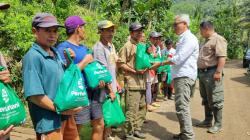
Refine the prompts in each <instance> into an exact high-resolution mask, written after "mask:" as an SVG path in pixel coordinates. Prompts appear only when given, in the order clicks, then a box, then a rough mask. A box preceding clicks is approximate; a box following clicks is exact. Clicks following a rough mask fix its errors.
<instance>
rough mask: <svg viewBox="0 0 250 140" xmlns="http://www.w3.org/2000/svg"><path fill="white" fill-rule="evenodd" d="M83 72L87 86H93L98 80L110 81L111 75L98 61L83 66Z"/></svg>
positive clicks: (97, 83)
mask: <svg viewBox="0 0 250 140" xmlns="http://www.w3.org/2000/svg"><path fill="white" fill-rule="evenodd" d="M84 72H85V75H86V79H87V82H88V86H89V87H91V88H95V87H97V86H98V85H99V82H100V81H104V82H105V83H111V82H112V76H111V74H110V73H109V71H108V70H107V69H106V67H105V66H103V65H101V64H100V63H99V62H98V61H93V62H92V63H89V64H88V65H87V66H86V67H85V68H84Z"/></svg>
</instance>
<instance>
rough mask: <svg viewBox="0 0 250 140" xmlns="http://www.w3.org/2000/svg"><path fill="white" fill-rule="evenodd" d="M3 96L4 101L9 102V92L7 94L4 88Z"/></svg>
mask: <svg viewBox="0 0 250 140" xmlns="http://www.w3.org/2000/svg"><path fill="white" fill-rule="evenodd" d="M2 98H3V101H4V102H5V103H8V102H9V100H10V99H9V97H8V94H7V91H6V90H5V89H2Z"/></svg>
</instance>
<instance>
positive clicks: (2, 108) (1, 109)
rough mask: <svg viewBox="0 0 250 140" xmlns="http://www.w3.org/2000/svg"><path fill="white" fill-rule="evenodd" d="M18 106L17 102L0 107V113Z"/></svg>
mask: <svg viewBox="0 0 250 140" xmlns="http://www.w3.org/2000/svg"><path fill="white" fill-rule="evenodd" d="M19 107H20V104H19V103H18V102H17V103H15V104H12V105H8V106H5V107H0V113H1V112H7V111H11V110H14V109H16V108H19Z"/></svg>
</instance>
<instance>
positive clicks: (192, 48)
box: [170, 30, 199, 80]
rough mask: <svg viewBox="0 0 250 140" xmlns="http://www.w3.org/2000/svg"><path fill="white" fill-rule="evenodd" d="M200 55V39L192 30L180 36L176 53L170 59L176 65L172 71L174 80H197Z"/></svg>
mask: <svg viewBox="0 0 250 140" xmlns="http://www.w3.org/2000/svg"><path fill="white" fill-rule="evenodd" d="M198 55H199V43H198V39H197V38H196V36H195V35H193V34H192V33H191V32H190V30H187V31H185V32H184V33H182V34H181V35H180V36H179V40H178V42H177V43H176V53H175V55H174V56H173V58H172V59H170V61H171V62H173V63H174V65H173V67H172V70H171V72H172V77H173V79H174V78H178V77H189V78H191V79H193V80H196V78H197V60H198Z"/></svg>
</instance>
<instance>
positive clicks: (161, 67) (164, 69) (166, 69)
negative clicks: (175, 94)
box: [157, 65, 171, 73]
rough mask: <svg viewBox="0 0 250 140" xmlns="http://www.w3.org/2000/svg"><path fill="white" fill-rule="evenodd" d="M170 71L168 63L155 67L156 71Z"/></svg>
mask: <svg viewBox="0 0 250 140" xmlns="http://www.w3.org/2000/svg"><path fill="white" fill-rule="evenodd" d="M170 71H171V66H170V65H164V66H160V67H159V68H158V69H157V73H162V72H170Z"/></svg>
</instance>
